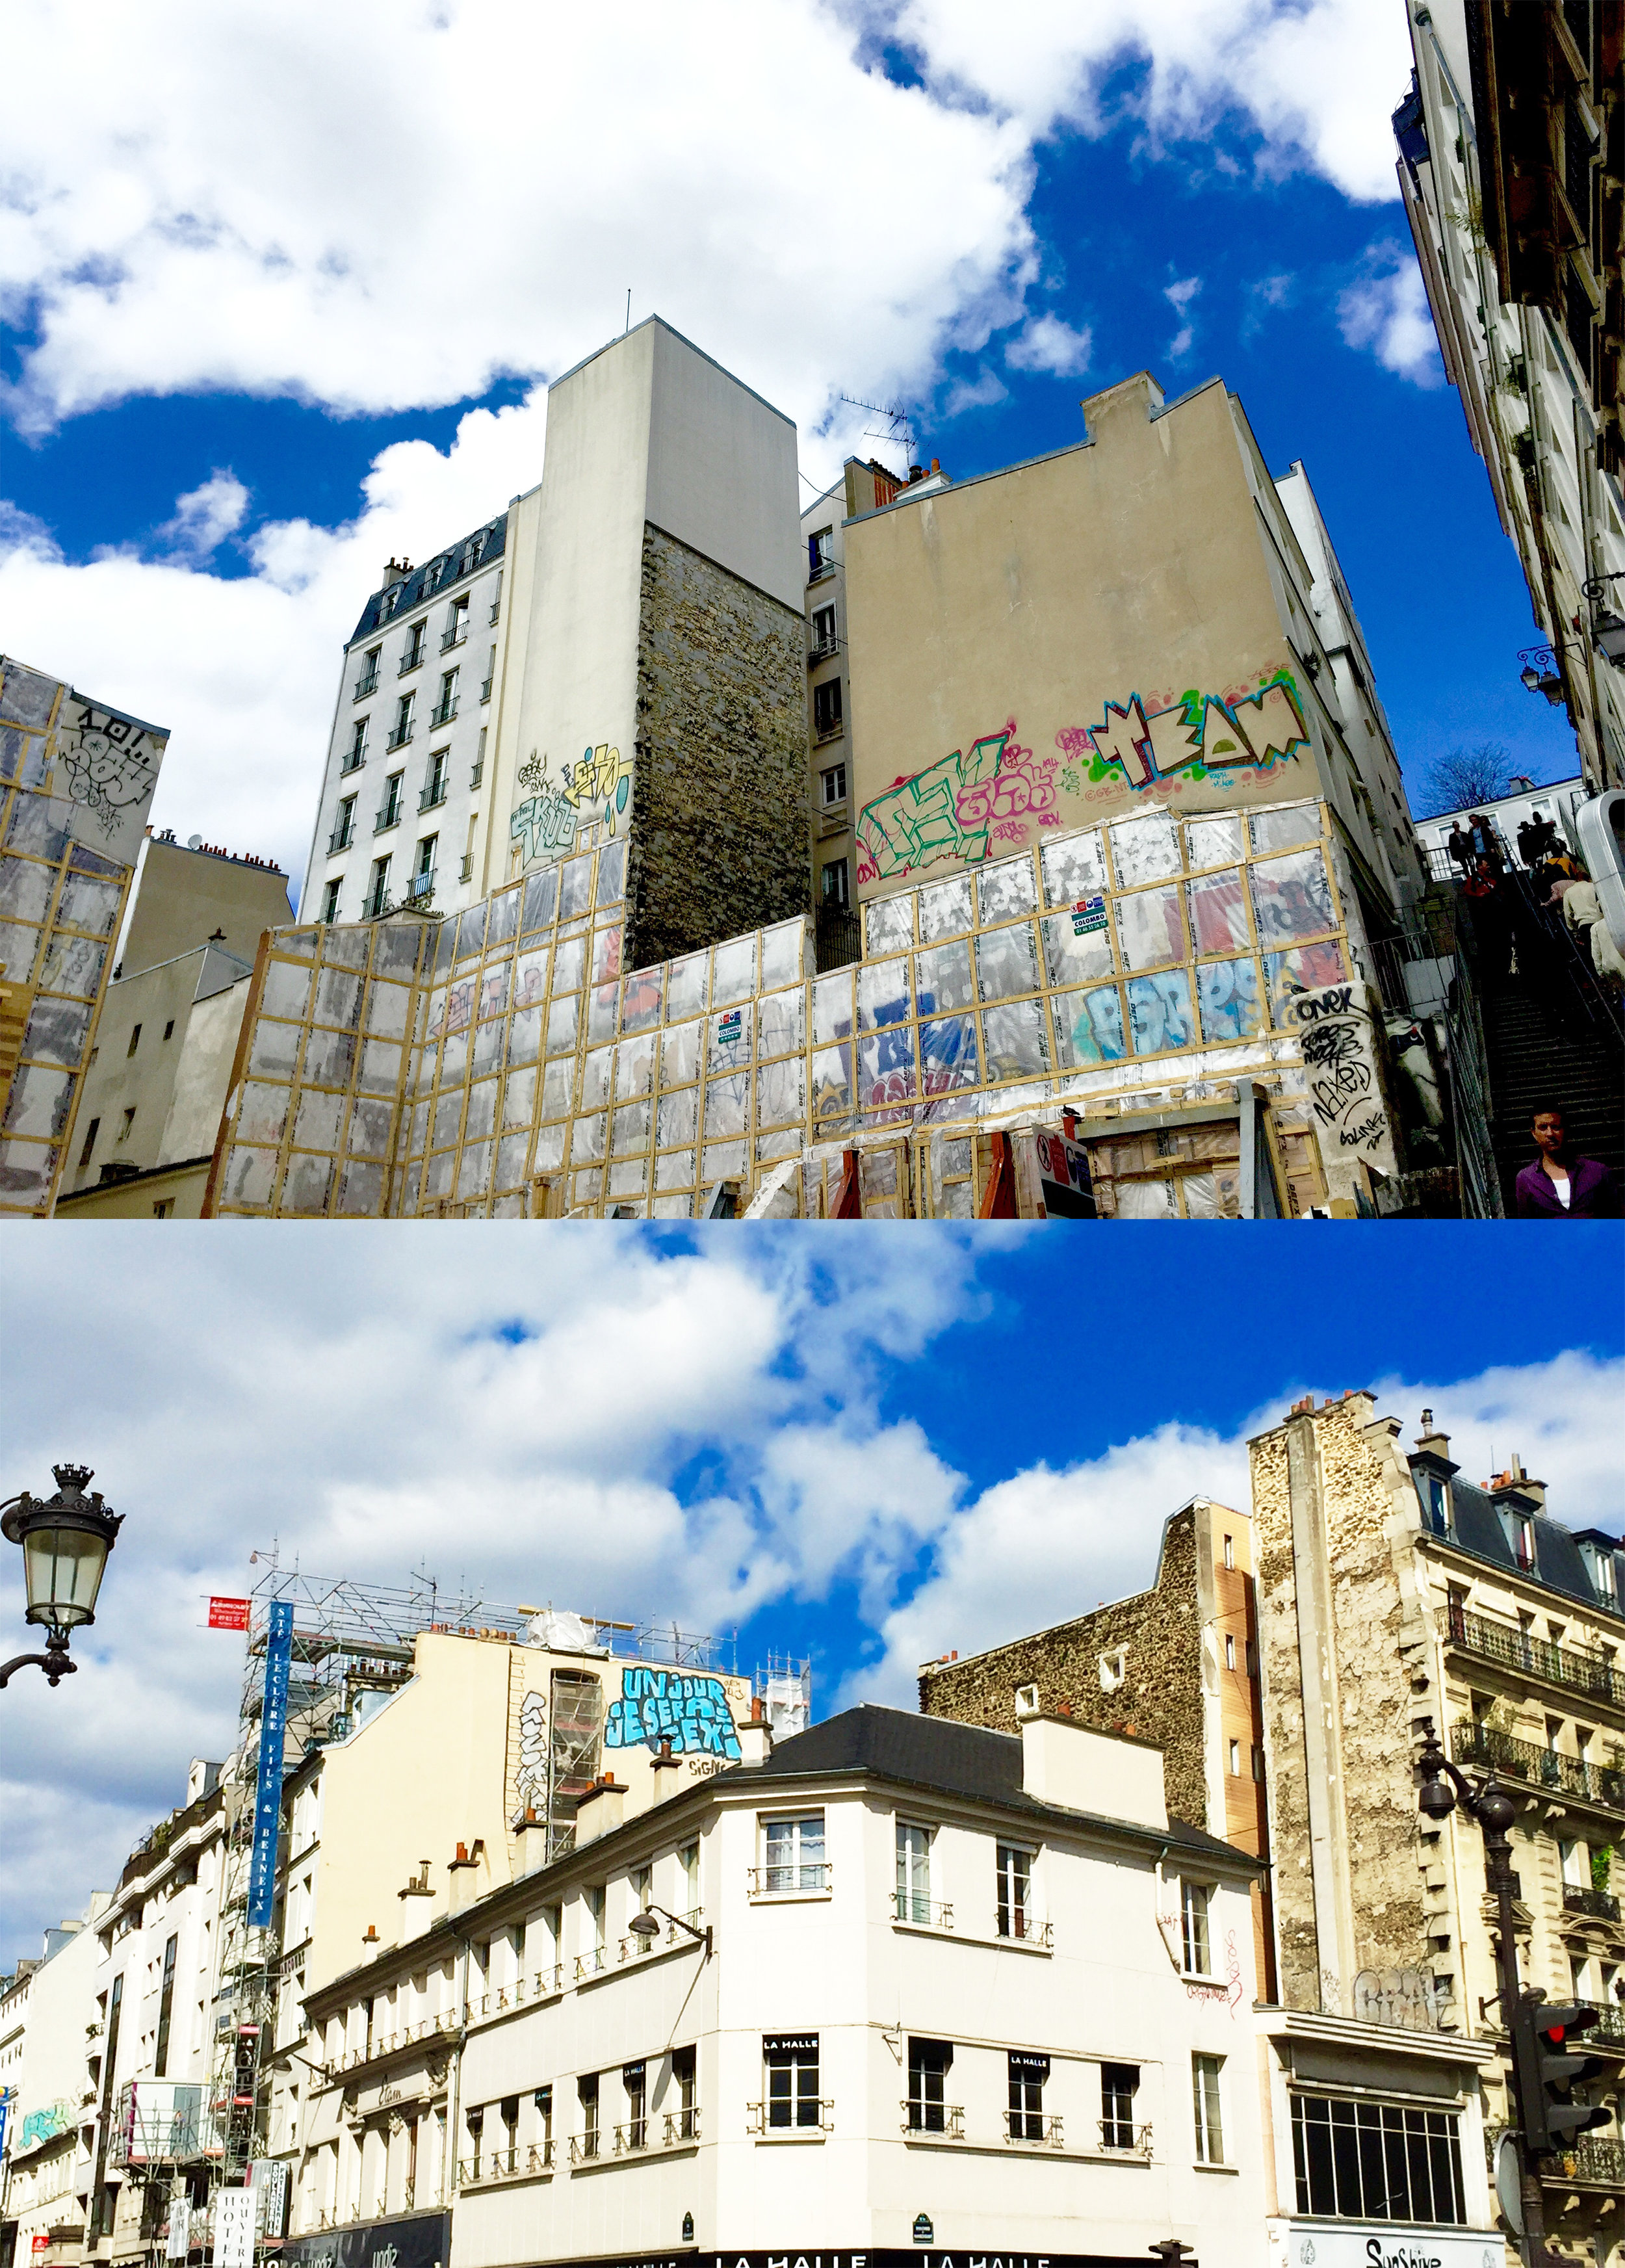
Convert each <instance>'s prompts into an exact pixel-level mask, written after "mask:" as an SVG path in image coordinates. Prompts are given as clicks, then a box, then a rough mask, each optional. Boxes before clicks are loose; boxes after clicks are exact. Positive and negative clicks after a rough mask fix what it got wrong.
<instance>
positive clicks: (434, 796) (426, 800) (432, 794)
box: [417, 779, 446, 811]
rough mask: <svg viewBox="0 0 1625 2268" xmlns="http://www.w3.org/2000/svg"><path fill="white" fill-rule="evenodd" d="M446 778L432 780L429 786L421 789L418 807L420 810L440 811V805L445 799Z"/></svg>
mask: <svg viewBox="0 0 1625 2268" xmlns="http://www.w3.org/2000/svg"><path fill="white" fill-rule="evenodd" d="M445 797H446V785H445V780H444V779H437V780H430V782H429V783H428V784H427V786H425V787H423V789H421V790H420V791H419V793H418V799H417V807H418V809H419V810H420V811H438V809H439V808H440V806H441V805H442V804H443V803H444V802H445Z"/></svg>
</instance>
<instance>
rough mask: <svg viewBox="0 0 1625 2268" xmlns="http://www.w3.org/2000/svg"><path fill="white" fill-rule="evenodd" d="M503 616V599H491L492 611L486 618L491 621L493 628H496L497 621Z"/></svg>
mask: <svg viewBox="0 0 1625 2268" xmlns="http://www.w3.org/2000/svg"><path fill="white" fill-rule="evenodd" d="M501 618H502V600H500V599H493V600H491V611H490V613H489V615H487V616H486V617H485V619H486V621H487V622H489V623H490V624H491V625H492V626H493V628H494V627H495V626H496V623H497V622H499V621H500V620H501Z"/></svg>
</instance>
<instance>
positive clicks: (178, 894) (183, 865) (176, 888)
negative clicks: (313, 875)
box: [120, 839, 292, 977]
mask: <svg viewBox="0 0 1625 2268" xmlns="http://www.w3.org/2000/svg"><path fill="white" fill-rule="evenodd" d="M291 919H292V909H291V908H290V906H289V903H288V877H287V876H286V874H283V873H279V872H278V870H277V869H276V867H275V866H247V865H242V864H241V863H240V862H239V860H237V859H234V858H217V857H216V856H215V854H214V853H213V852H212V851H188V849H187V847H186V845H185V844H184V843H160V842H157V841H154V840H151V839H149V840H148V842H147V844H146V846H145V850H144V851H143V857H142V862H141V873H140V876H139V879H138V880H137V881H136V896H135V902H134V904H133V905H132V907H131V909H130V917H129V928H128V929H127V931H126V932H125V933H124V938H123V940H122V951H121V958H120V966H121V968H122V970H123V972H124V975H125V976H127V977H129V976H135V975H136V973H137V971H138V970H140V969H143V968H156V967H157V965H158V962H159V961H173V959H174V958H175V956H176V955H177V954H182V953H190V952H191V950H192V947H193V946H195V945H202V942H203V940H204V939H205V938H208V937H210V936H211V935H212V934H213V932H215V931H216V930H217V929H223V930H224V932H225V936H224V939H221V940H220V942H222V943H223V944H224V946H225V949H226V951H227V952H228V953H234V954H236V955H237V957H238V959H239V961H249V962H251V963H252V961H253V960H254V954H256V953H257V952H258V951H259V947H260V934H261V931H262V930H268V929H280V928H283V926H285V924H287V923H288V922H289V921H290V920H291Z"/></svg>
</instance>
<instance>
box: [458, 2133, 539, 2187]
mask: <svg viewBox="0 0 1625 2268" xmlns="http://www.w3.org/2000/svg"><path fill="white" fill-rule="evenodd" d="M552 2170H553V2145H552V2143H551V2142H533V2143H531V2145H530V2146H529V2147H528V2148H519V2147H516V2148H514V2149H511V2150H493V2151H492V2152H491V2154H490V2156H489V2158H485V2157H481V2158H460V2159H459V2160H458V2161H457V2186H458V2188H459V2189H460V2190H472V2189H487V2188H489V2187H490V2186H492V2185H493V2184H494V2183H497V2182H518V2181H523V2180H524V2179H525V2177H526V2175H527V2174H548V2173H551V2172H552Z"/></svg>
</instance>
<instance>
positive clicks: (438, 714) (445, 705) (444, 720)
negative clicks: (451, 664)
mask: <svg viewBox="0 0 1625 2268" xmlns="http://www.w3.org/2000/svg"><path fill="white" fill-rule="evenodd" d="M461 675H462V672H461V670H460V669H448V670H445V671H444V672H443V673H442V674H441V678H440V698H439V700H438V701H437V703H435V711H434V715H433V717H432V718H430V722H431V723H432V724H436V725H449V724H450V723H451V721H452V718H453V717H455V716H456V714H457V681H458V679H459V678H460V676H461Z"/></svg>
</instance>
